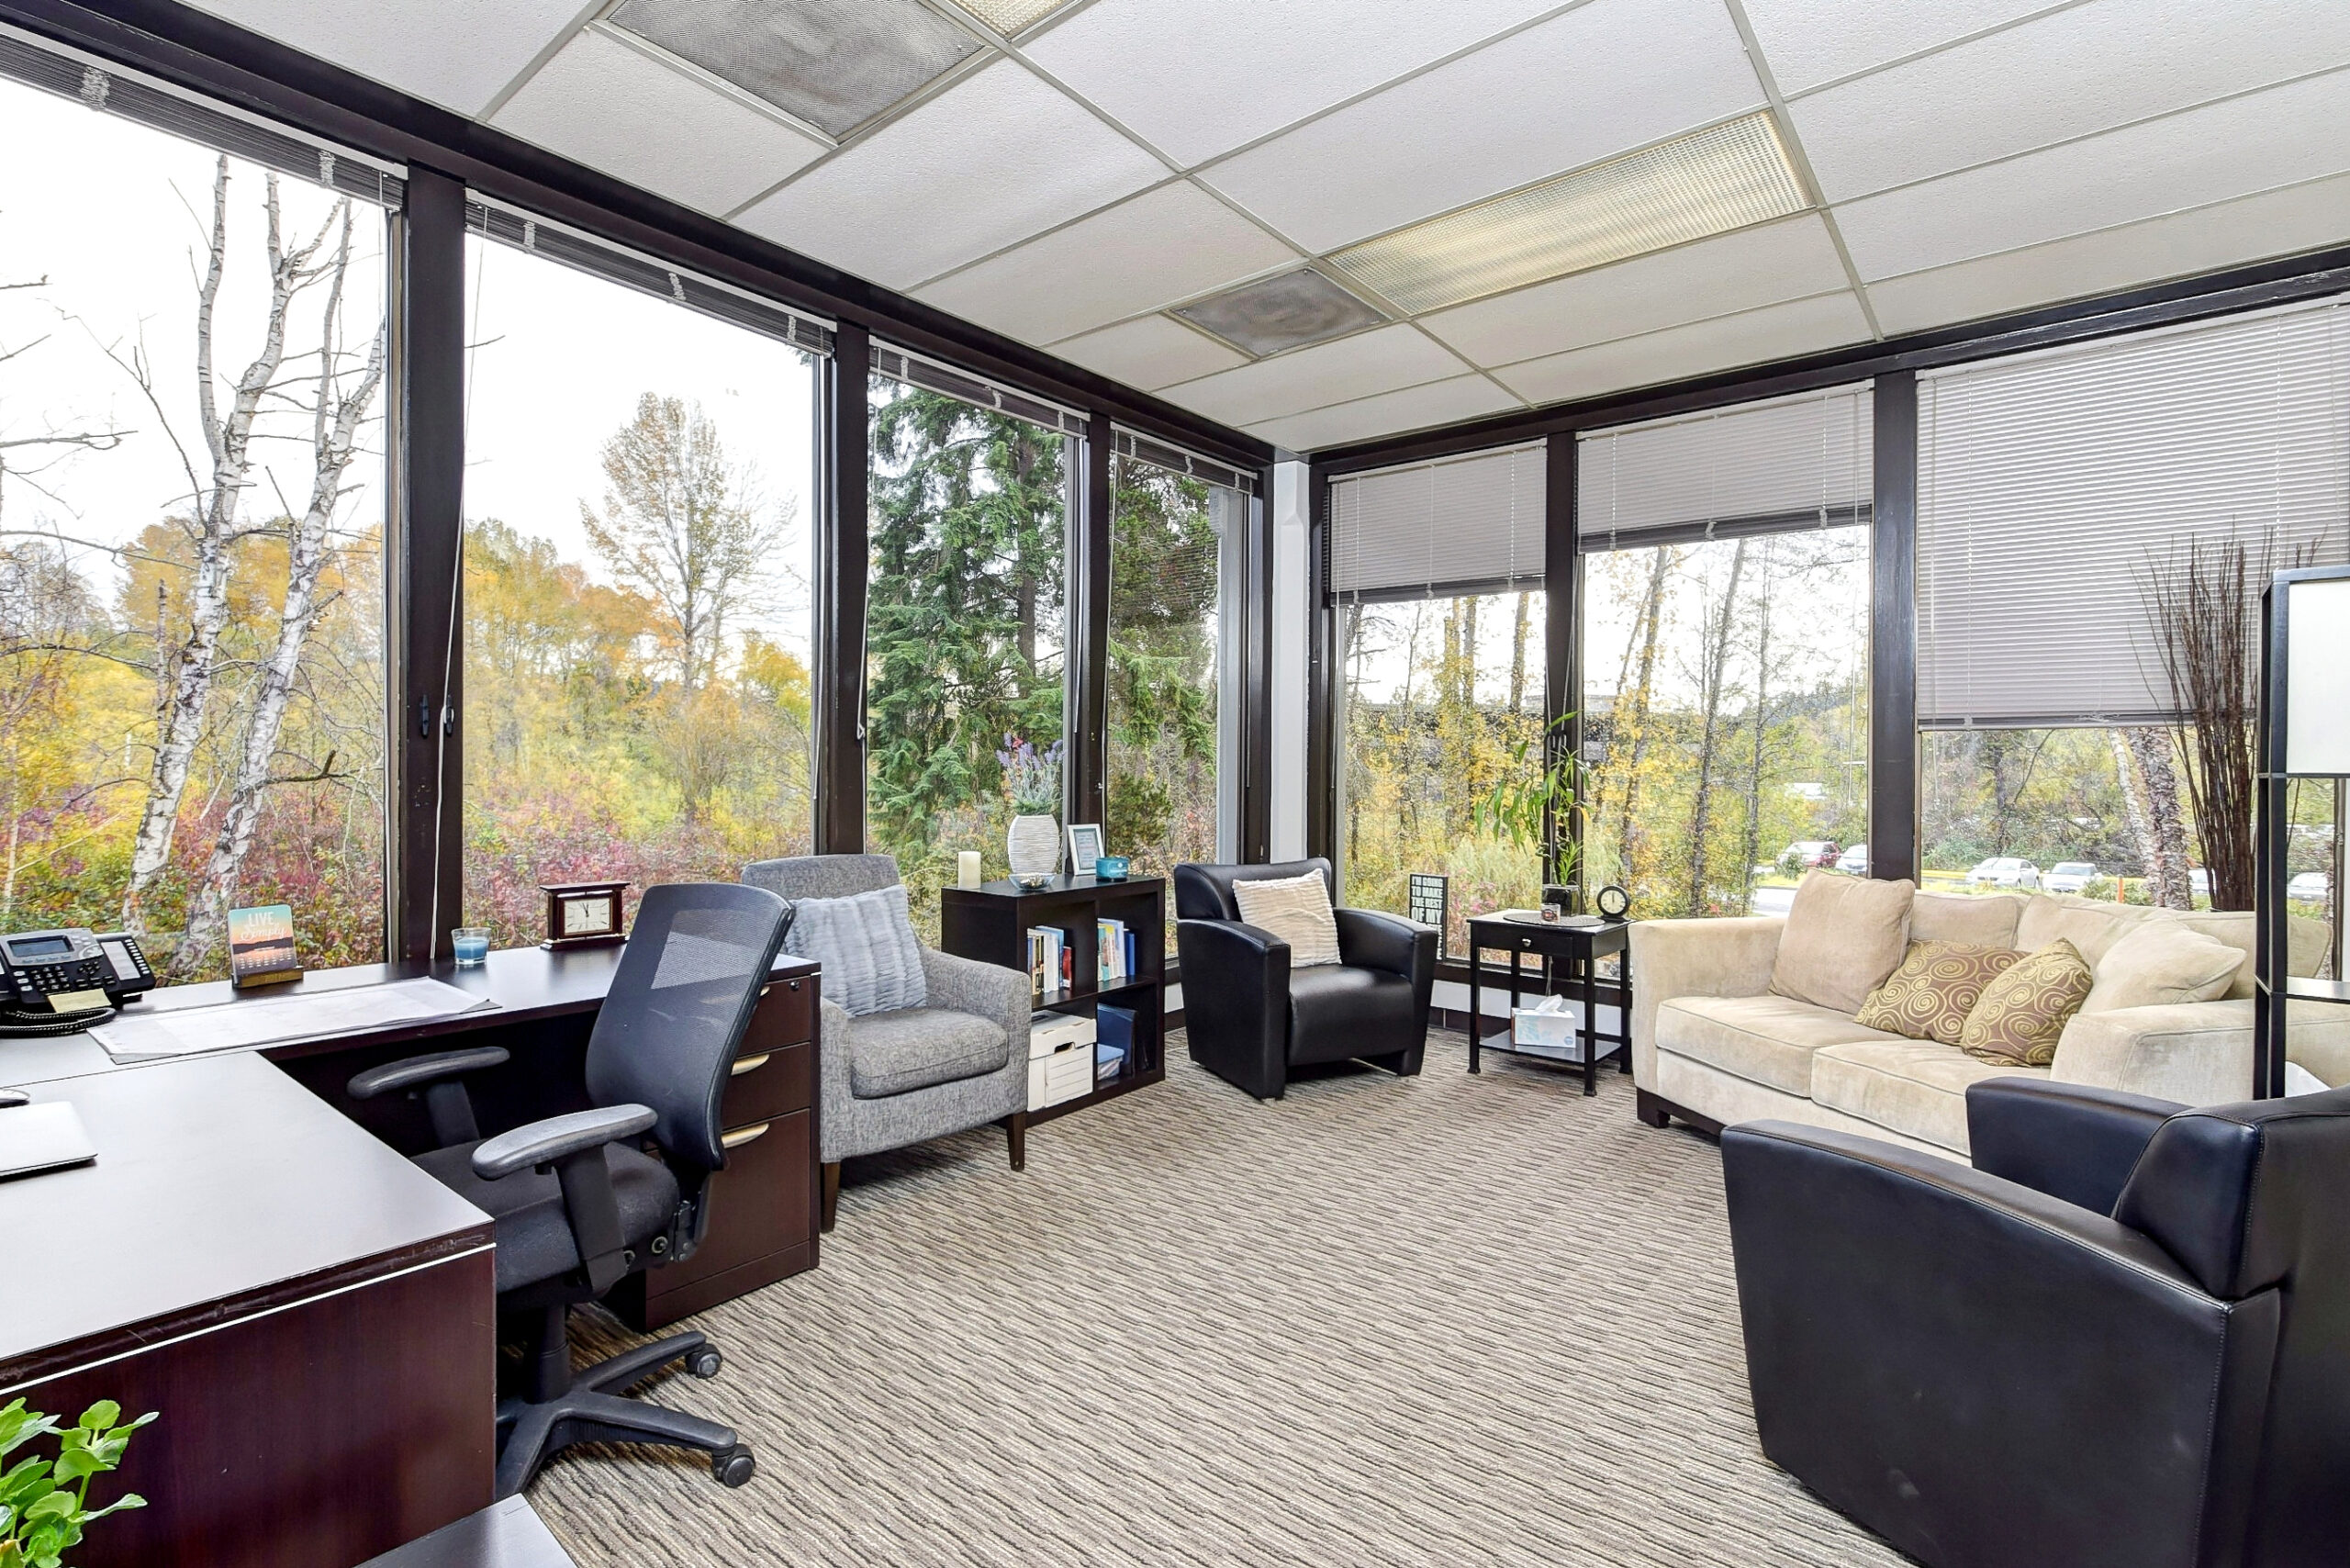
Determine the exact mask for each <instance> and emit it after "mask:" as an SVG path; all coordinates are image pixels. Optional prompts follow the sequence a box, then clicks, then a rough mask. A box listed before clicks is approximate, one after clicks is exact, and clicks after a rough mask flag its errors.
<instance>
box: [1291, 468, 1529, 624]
mask: <svg viewBox="0 0 2350 1568" xmlns="http://www.w3.org/2000/svg"><path fill="white" fill-rule="evenodd" d="M1545 450H1546V449H1545V445H1544V443H1543V442H1534V443H1533V444H1532V445H1529V446H1514V447H1505V448H1501V449H1499V450H1494V451H1488V452H1474V453H1469V454H1463V455H1461V456H1459V457H1447V458H1442V459H1440V460H1438V461H1437V462H1434V463H1415V464H1413V465H1409V466H1408V467H1402V468H1382V469H1380V470H1378V471H1377V472H1375V473H1370V474H1349V475H1348V476H1344V477H1343V478H1337V479H1333V480H1331V481H1330V532H1329V583H1330V593H1331V596H1332V597H1333V598H1334V599H1352V600H1373V601H1375V600H1397V599H1451V598H1455V597H1458V596H1460V595H1466V594H1481V593H1508V592H1512V591H1514V590H1516V589H1519V588H1540V587H1541V586H1542V530H1543V516H1542V491H1543V482H1544V480H1543V463H1544V452H1545Z"/></svg>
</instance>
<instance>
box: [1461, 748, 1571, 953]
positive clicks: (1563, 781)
mask: <svg viewBox="0 0 2350 1568" xmlns="http://www.w3.org/2000/svg"><path fill="white" fill-rule="evenodd" d="M1574 717H1575V716H1574V715H1573V714H1572V713H1561V714H1560V715H1559V716H1558V717H1557V718H1555V719H1553V720H1551V721H1550V723H1548V724H1547V725H1545V726H1543V729H1542V732H1541V733H1540V734H1537V735H1528V736H1527V737H1526V738H1525V739H1523V740H1520V741H1519V742H1517V743H1516V745H1513V746H1511V747H1510V752H1509V767H1507V768H1506V769H1505V771H1504V773H1503V775H1502V779H1501V782H1500V783H1498V784H1496V785H1494V787H1493V788H1492V789H1491V790H1487V791H1486V792H1485V794H1484V796H1483V799H1481V800H1479V801H1478V802H1477V810H1476V823H1477V830H1478V831H1479V832H1480V833H1484V834H1491V835H1492V836H1493V837H1495V838H1498V839H1501V840H1503V841H1504V842H1505V843H1509V844H1515V845H1516V846H1518V847H1519V848H1521V849H1525V850H1528V851H1531V852H1532V853H1533V854H1534V855H1536V856H1537V857H1539V859H1540V861H1541V863H1542V902H1543V903H1544V904H1545V905H1547V906H1549V907H1551V908H1554V909H1556V910H1558V911H1559V913H1561V914H1571V913H1575V905H1576V904H1577V903H1578V902H1580V901H1581V890H1580V889H1579V888H1578V887H1577V886H1576V884H1575V872H1576V870H1577V869H1578V868H1580V867H1581V865H1582V863H1583V839H1582V835H1581V834H1577V833H1576V832H1575V831H1574V823H1573V818H1574V812H1576V810H1577V809H1578V808H1579V807H1580V806H1581V804H1582V801H1583V773H1584V767H1583V762H1582V760H1581V759H1580V758H1578V757H1577V756H1575V754H1574V745H1573V741H1574V734H1573V724H1574Z"/></svg>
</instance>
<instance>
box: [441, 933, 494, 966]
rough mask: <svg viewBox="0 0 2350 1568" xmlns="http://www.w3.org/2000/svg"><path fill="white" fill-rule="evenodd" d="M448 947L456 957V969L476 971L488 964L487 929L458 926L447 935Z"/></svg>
mask: <svg viewBox="0 0 2350 1568" xmlns="http://www.w3.org/2000/svg"><path fill="white" fill-rule="evenodd" d="M449 946H451V947H452V948H453V949H454V950H455V952H456V955H457V968H459V969H478V968H479V967H480V966H482V965H483V964H486V963H487V962H489V927H488V926H487V925H460V926H458V927H457V928H456V929H455V930H454V931H452V932H450V933H449Z"/></svg>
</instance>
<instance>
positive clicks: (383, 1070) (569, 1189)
mask: <svg viewBox="0 0 2350 1568" xmlns="http://www.w3.org/2000/svg"><path fill="white" fill-rule="evenodd" d="M786 924H789V913H788V910H787V908H786V906H785V904H784V902H783V901H782V900H781V899H779V898H778V897H776V896H775V895H774V894H773V893H770V892H767V891H765V890H762V889H758V888H746V887H742V886H738V885H736V884H733V883H694V884H688V885H684V886H675V887H655V888H648V889H646V890H645V893H644V899H643V903H642V904H641V905H640V906H639V907H638V910H637V914H636V924H635V925H634V927H633V928H632V930H631V933H630V935H629V940H628V946H627V948H626V950H625V951H624V952H623V953H622V954H621V961H620V967H619V969H617V970H616V971H615V972H614V973H613V975H612V985H611V991H610V994H609V995H607V996H606V998H605V1000H604V1004H603V1007H602V1009H601V1011H599V1013H598V1014H597V1015H596V1026H595V1030H594V1032H593V1033H592V1034H591V1035H590V1036H588V1096H589V1097H590V1098H591V1099H592V1100H594V1101H595V1103H596V1108H595V1109H593V1110H588V1111H577V1112H574V1113H572V1114H568V1115H562V1116H551V1117H548V1118H547V1119H546V1120H544V1121H539V1122H532V1123H531V1124H530V1125H529V1126H520V1127H516V1128H515V1129H514V1130H513V1131H511V1132H506V1133H500V1134H498V1136H497V1137H491V1138H484V1137H482V1136H481V1135H480V1133H479V1131H478V1130H477V1129H476V1126H475V1122H474V1111H473V1104H472V1101H471V1098H470V1097H469V1096H468V1095H467V1093H466V1092H465V1088H464V1083H463V1082H462V1081H461V1079H462V1076H463V1075H464V1074H465V1073H468V1072H474V1071H478V1070H482V1069H484V1068H490V1067H496V1066H498V1065H499V1064H500V1063H502V1062H504V1061H505V1060H506V1056H507V1054H506V1052H505V1051H504V1050H502V1049H499V1048H498V1047H476V1048H474V1049H471V1050H458V1051H448V1052H444V1053H442V1054H440V1055H437V1056H427V1057H414V1058H408V1060H405V1061H396V1062H389V1063H386V1065H384V1066H382V1067H377V1068H373V1069H370V1070H367V1071H365V1072H363V1073H360V1074H359V1075H358V1076H357V1077H355V1078H353V1080H352V1081H351V1085H350V1089H351V1093H352V1095H353V1098H355V1099H361V1100H365V1099H370V1098H372V1097H374V1096H375V1095H378V1094H387V1093H391V1092H395V1091H401V1090H405V1091H407V1092H409V1093H411V1094H418V1095H420V1096H421V1097H422V1099H423V1100H424V1102H425V1106H426V1109H427V1111H428V1112H429V1113H430V1114H431V1118H432V1129H433V1133H434V1135H435V1136H436V1137H438V1138H439V1139H440V1141H441V1143H442V1145H443V1147H442V1148H439V1149H436V1150H434V1151H433V1152H431V1153H430V1154H425V1155H420V1156H419V1157H418V1158H417V1161H416V1163H417V1164H419V1165H420V1166H422V1167H423V1168H424V1169H425V1170H429V1171H431V1173H432V1174H433V1175H434V1176H436V1177H438V1178H439V1179H440V1180H441V1181H442V1182H443V1183H444V1184H445V1185H447V1186H449V1187H451V1188H453V1189H454V1190H455V1191H456V1192H457V1193H460V1194H462V1195H463V1196H464V1198H465V1199H466V1200H467V1201H468V1202H470V1203H472V1204H474V1205H475V1206H476V1207H477V1208H479V1209H482V1210H484V1211H485V1212H487V1214H489V1215H491V1216H492V1217H493V1218H494V1219H496V1221H497V1222H498V1232H497V1240H498V1317H499V1338H500V1339H501V1340H502V1341H505V1342H508V1343H513V1342H516V1341H519V1342H520V1344H521V1345H522V1347H523V1350H524V1355H523V1360H522V1363H521V1365H520V1369H519V1371H518V1372H516V1373H515V1374H514V1375H513V1376H512V1377H510V1378H509V1381H514V1382H519V1383H520V1392H519V1393H515V1394H511V1395H509V1397H506V1398H503V1399H501V1400H500V1401H499V1402H498V1495H499V1496H501V1497H510V1496H512V1495H514V1494H515V1493H517V1492H520V1490H521V1489H522V1488H523V1487H524V1486H526V1485H528V1484H530V1481H531V1478H532V1476H533V1475H535V1474H537V1473H538V1471H539V1467H540V1466H541V1465H543V1464H544V1463H545V1462H547V1460H548V1459H550V1458H551V1457H553V1456H554V1453H555V1452H556V1451H558V1450H562V1449H565V1448H567V1447H569V1446H570V1445H571V1444H573V1443H583V1442H651V1443H665V1444H676V1445H678V1446H681V1447H685V1448H693V1449H700V1450H705V1451H706V1452H708V1453H709V1454H710V1456H711V1473H713V1474H715V1475H716V1476H717V1477H718V1479H719V1480H721V1481H722V1482H724V1483H725V1484H727V1485H729V1486H740V1485H742V1484H744V1482H746V1481H748V1480H749V1479H750V1478H751V1473H752V1470H753V1468H754V1462H753V1460H752V1457H751V1450H749V1449H748V1448H747V1447H745V1446H744V1444H742V1443H741V1442H739V1441H737V1440H736V1438H735V1435H734V1431H733V1428H729V1427H722V1426H720V1425H719V1424H718V1423H717V1422H715V1421H705V1420H703V1419H702V1418H701V1417H698V1416H688V1415H687V1414H685V1413H684V1412H683V1411H678V1410H665V1409H663V1408H661V1407H660V1406H655V1405H647V1404H644V1403H643V1402H642V1401H638V1400H631V1399H625V1398H621V1397H620V1394H621V1391H623V1390H625V1389H627V1388H629V1387H630V1386H631V1385H632V1384H634V1383H641V1382H643V1380H644V1379H645V1378H646V1377H648V1376H650V1375H652V1374H653V1373H654V1372H657V1371H659V1370H660V1369H661V1368H662V1367H664V1366H666V1365H667V1364H669V1363H670V1362H671V1361H677V1360H679V1359H681V1358H682V1359H683V1360H684V1361H685V1363H686V1370H687V1371H688V1372H692V1373H693V1374H694V1375H695V1376H697V1377H715V1376H716V1375H717V1374H718V1370H719V1364H720V1358H719V1353H718V1351H717V1350H716V1349H715V1348H713V1347H712V1346H711V1344H710V1342H709V1340H708V1339H707V1338H704V1337H703V1336H701V1335H699V1334H673V1335H671V1336H669V1337H668V1338H666V1339H661V1340H658V1341H656V1342H655V1343H653V1344H649V1345H641V1346H639V1347H637V1348H636V1349H635V1350H629V1351H626V1352H624V1353H622V1354H621V1355H618V1356H614V1357H612V1358H611V1359H610V1360H609V1361H603V1362H601V1363H599V1364H598V1365H596V1366H593V1367H590V1368H588V1369H586V1370H585V1371H582V1372H578V1373H576V1374H575V1373H574V1372H572V1370H571V1342H570V1336H569V1333H568V1329H567V1319H568V1315H569V1312H570V1309H571V1305H572V1304H573V1303H575V1302H583V1301H593V1300H596V1299H597V1298H599V1297H600V1296H602V1295H603V1294H604V1293H605V1292H607V1291H609V1290H610V1289H611V1288H612V1286H613V1285H614V1284H616V1283H618V1282H620V1281H621V1278H623V1277H624V1276H626V1275H628V1274H631V1273H634V1272H636V1271H640V1270H643V1269H646V1268H651V1267H654V1266H655V1265H658V1264H662V1263H666V1262H670V1261H673V1260H677V1259H681V1258H685V1257H688V1256H689V1255H690V1254H691V1253H692V1252H693V1249H695V1248H696V1247H697V1246H698V1245H699V1243H700V1240H701V1237H702V1232H703V1228H704V1226H706V1224H707V1223H708V1221H709V1218H710V1215H709V1207H708V1204H707V1203H706V1202H705V1196H706V1193H707V1191H708V1183H709V1180H710V1174H711V1171H713V1170H722V1169H723V1168H724V1166H725V1164H726V1149H725V1147H724V1145H723V1144H722V1142H721V1140H720V1137H719V1098H720V1096H721V1095H722V1093H724V1092H725V1089H726V1081H727V1078H728V1075H729V1072H730V1070H731V1068H732V1066H733V1059H734V1051H735V1047H737V1046H738V1045H740V1044H741V1042H742V1038H743V1032H744V1028H745V1027H746V1026H747V1025H749V1023H750V1020H751V1012H752V1009H753V1008H754V1007H755V1006H756V1005H757V1003H758V999H759V989H760V987H761V986H763V985H764V984H765V983H766V982H767V971H768V970H769V969H771V968H772V967H773V965H774V963H775V955H776V950H777V949H778V947H779V946H781V945H782V942H783V932H784V927H785V925H786ZM648 1142H649V1143H650V1144H651V1146H652V1152H647V1151H646V1148H645V1147H644V1146H645V1145H646V1144H647V1143H648Z"/></svg>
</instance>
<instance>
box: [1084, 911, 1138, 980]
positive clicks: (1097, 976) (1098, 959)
mask: <svg viewBox="0 0 2350 1568" xmlns="http://www.w3.org/2000/svg"><path fill="white" fill-rule="evenodd" d="M1093 951H1094V964H1093V971H1094V972H1093V982H1094V984H1096V985H1098V986H1102V987H1108V986H1113V985H1116V984H1117V983H1118V982H1119V981H1121V980H1125V978H1126V976H1127V973H1128V972H1129V971H1128V964H1127V957H1126V955H1127V953H1128V952H1129V951H1130V948H1129V946H1128V944H1127V941H1126V923H1125V921H1123V920H1110V919H1107V918H1103V919H1099V920H1096V921H1095V922H1094V923H1093Z"/></svg>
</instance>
